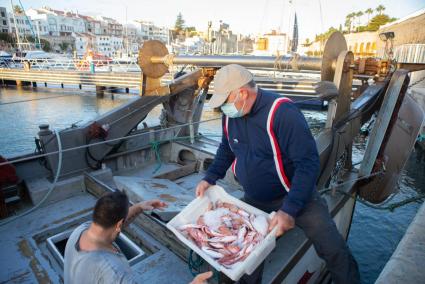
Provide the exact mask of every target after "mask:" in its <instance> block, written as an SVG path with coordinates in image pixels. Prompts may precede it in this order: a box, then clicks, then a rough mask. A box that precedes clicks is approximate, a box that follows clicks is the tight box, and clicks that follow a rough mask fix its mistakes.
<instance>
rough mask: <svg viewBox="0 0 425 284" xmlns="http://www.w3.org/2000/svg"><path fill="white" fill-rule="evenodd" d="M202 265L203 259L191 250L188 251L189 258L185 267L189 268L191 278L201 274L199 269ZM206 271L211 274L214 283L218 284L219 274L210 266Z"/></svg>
mask: <svg viewBox="0 0 425 284" xmlns="http://www.w3.org/2000/svg"><path fill="white" fill-rule="evenodd" d="M194 255H195V256H194ZM203 264H204V259H203V258H202V257H200V256H199V255H197V254H196V253H195V252H194V251H193V250H190V251H189V257H188V259H187V266H188V267H189V271H190V274H192V276H193V277H195V276H196V275H198V274H200V273H202V272H201V267H202V265H203ZM208 270H211V271H212V273H213V276H212V278H213V279H214V280H215V282H216V283H219V276H220V273H219V272H218V271H217V270H215V269H214V268H213V267H211V266H210V267H209V269H208Z"/></svg>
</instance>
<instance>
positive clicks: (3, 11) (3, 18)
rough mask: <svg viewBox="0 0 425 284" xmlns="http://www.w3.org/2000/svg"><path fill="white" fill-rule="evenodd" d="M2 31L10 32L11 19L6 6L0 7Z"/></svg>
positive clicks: (0, 30)
mask: <svg viewBox="0 0 425 284" xmlns="http://www.w3.org/2000/svg"><path fill="white" fill-rule="evenodd" d="M0 32H2V33H8V32H9V19H8V16H7V11H6V8H5V7H0Z"/></svg>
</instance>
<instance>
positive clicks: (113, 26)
mask: <svg viewBox="0 0 425 284" xmlns="http://www.w3.org/2000/svg"><path fill="white" fill-rule="evenodd" d="M95 19H96V20H98V21H99V22H100V26H101V33H102V34H107V35H111V36H117V37H121V36H122V35H123V25H122V24H120V23H119V22H118V21H117V20H115V19H112V18H108V17H104V16H97V17H96V18H95Z"/></svg>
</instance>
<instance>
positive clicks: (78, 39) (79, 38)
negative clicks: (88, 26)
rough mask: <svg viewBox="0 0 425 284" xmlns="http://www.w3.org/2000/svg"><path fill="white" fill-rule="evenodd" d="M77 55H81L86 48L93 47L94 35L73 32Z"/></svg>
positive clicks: (84, 52)
mask: <svg viewBox="0 0 425 284" xmlns="http://www.w3.org/2000/svg"><path fill="white" fill-rule="evenodd" d="M72 36H73V37H74V38H75V51H76V53H77V56H83V55H84V54H86V52H87V50H88V49H95V42H96V36H95V35H93V34H92V33H73V34H72Z"/></svg>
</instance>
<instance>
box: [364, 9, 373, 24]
mask: <svg viewBox="0 0 425 284" xmlns="http://www.w3.org/2000/svg"><path fill="white" fill-rule="evenodd" d="M364 12H365V13H366V14H367V23H368V24H369V21H370V15H372V14H373V10H372V9H371V8H369V9H367V10H366V11H364Z"/></svg>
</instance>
